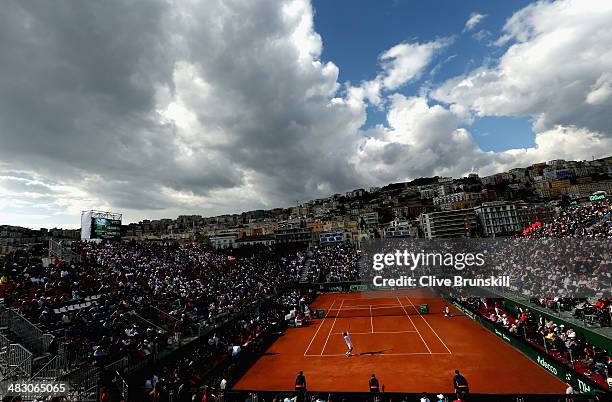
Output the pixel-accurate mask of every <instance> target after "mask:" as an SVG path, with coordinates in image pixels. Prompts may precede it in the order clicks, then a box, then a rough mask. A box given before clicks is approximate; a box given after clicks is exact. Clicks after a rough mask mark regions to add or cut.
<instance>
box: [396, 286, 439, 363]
mask: <svg viewBox="0 0 612 402" xmlns="http://www.w3.org/2000/svg"><path fill="white" fill-rule="evenodd" d="M397 302H398V303H399V304H402V302H401V301H400V299H399V297H397ZM402 309H404V313H406V317H408V319H409V320H410V322H411V323H412V326H413V327H414V329H416V331H417V334H419V337H420V338H421V340H422V341H423V343H424V344H425V347H426V348H427V350H428V351H429V353H430V354H431V349H429V346H428V345H427V342H425V339H423V335H421V333H420V332H419V329H418V328H417V327H416V325H414V322H413V321H412V318H411V317H410V315H408V311H406V308H405V307H404V305H402Z"/></svg>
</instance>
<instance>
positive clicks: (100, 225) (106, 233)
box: [91, 218, 121, 239]
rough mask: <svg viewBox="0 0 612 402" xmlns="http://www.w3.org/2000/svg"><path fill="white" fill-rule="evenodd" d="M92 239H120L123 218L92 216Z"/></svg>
mask: <svg viewBox="0 0 612 402" xmlns="http://www.w3.org/2000/svg"><path fill="white" fill-rule="evenodd" d="M91 238H92V239H120V238H121V220H118V219H108V218H91Z"/></svg>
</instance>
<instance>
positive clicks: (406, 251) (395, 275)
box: [359, 238, 612, 298]
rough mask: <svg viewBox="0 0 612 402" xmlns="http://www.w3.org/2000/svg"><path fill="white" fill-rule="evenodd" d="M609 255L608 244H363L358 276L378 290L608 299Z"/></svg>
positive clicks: (493, 241)
mask: <svg viewBox="0 0 612 402" xmlns="http://www.w3.org/2000/svg"><path fill="white" fill-rule="evenodd" d="M610 255H612V242H610V241H609V240H607V239H514V238H504V239H500V238H497V239H445V240H427V239H410V238H405V239H375V240H373V241H370V242H364V243H362V244H361V258H360V267H359V268H360V269H359V275H360V278H361V281H362V282H361V283H362V285H365V286H367V287H368V288H376V289H380V288H417V287H423V288H438V289H439V290H440V291H442V292H445V291H449V290H460V293H461V295H465V296H477V297H494V296H491V295H492V294H493V293H495V294H497V291H501V292H506V291H508V290H509V291H511V292H513V293H518V294H521V295H523V296H526V297H529V298H534V297H546V296H547V295H548V294H551V293H552V294H556V295H559V297H568V298H572V297H573V298H581V297H593V296H598V295H604V296H605V295H610V289H612V284H611V283H610V282H611V280H612V277H611V275H610V274H609V269H608V266H609V262H608V261H609V256H610ZM492 292H493V293H492Z"/></svg>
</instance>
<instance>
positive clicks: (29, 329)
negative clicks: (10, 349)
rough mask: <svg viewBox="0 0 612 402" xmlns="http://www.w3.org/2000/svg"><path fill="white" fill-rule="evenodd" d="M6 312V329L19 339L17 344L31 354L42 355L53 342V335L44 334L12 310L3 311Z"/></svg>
mask: <svg viewBox="0 0 612 402" xmlns="http://www.w3.org/2000/svg"><path fill="white" fill-rule="evenodd" d="M4 311H5V314H6V312H8V323H7V325H6V326H7V327H8V330H9V332H12V333H13V334H15V336H17V337H18V338H19V342H20V343H22V344H23V345H24V346H25V347H26V348H28V349H29V350H31V351H32V352H34V353H36V354H39V355H44V354H45V353H47V349H49V345H50V343H51V341H52V340H53V335H51V334H49V333H46V332H44V331H43V330H42V329H40V328H39V327H37V326H36V325H34V324H33V323H31V322H30V321H29V320H28V319H27V318H25V317H24V316H22V315H21V314H19V312H17V311H16V310H14V309H8V310H4Z"/></svg>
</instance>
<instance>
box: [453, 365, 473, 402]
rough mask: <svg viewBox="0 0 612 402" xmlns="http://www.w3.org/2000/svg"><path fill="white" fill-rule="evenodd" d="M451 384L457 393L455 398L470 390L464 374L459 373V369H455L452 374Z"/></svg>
mask: <svg viewBox="0 0 612 402" xmlns="http://www.w3.org/2000/svg"><path fill="white" fill-rule="evenodd" d="M453 385H454V386H455V392H456V393H457V399H461V397H463V396H465V395H467V394H468V393H469V392H470V388H469V386H468V382H467V380H466V378H465V377H464V376H462V375H461V373H459V370H455V375H454V376H453Z"/></svg>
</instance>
